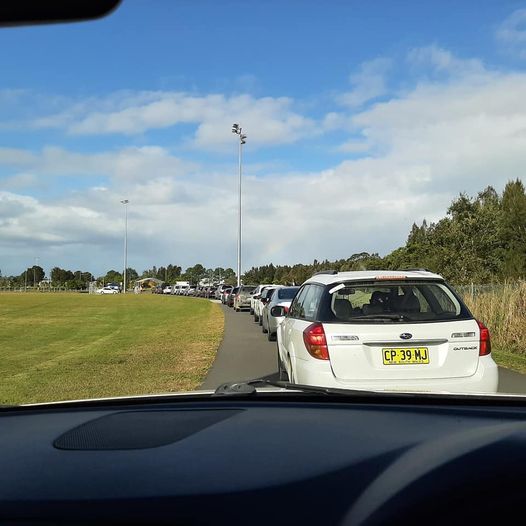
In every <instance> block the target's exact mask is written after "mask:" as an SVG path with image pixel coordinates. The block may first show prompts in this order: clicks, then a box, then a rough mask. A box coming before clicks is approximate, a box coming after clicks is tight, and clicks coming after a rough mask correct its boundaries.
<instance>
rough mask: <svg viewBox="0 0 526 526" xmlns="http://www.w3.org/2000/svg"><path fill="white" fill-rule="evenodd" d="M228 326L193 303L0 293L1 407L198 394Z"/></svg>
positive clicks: (214, 308) (212, 310) (215, 311)
mask: <svg viewBox="0 0 526 526" xmlns="http://www.w3.org/2000/svg"><path fill="white" fill-rule="evenodd" d="M223 323H224V319H223V313H222V312H221V309H220V308H219V306H218V305H216V304H213V303H211V302H209V301H207V300H201V299H194V298H184V297H174V296H162V295H151V294H144V295H134V294H126V295H123V294H118V295H103V296H100V295H88V294H75V293H71V294H68V293H63V294H52V293H49V294H38V293H34V294H33V293H27V294H24V293H18V294H17V293H3V294H0V324H1V329H0V403H2V404H13V403H28V402H44V401H52V400H53V401H54V400H71V399H79V398H94V397H105V396H121V395H135V394H150V393H162V392H174V391H185V390H193V389H196V388H197V387H198V386H199V385H200V383H201V381H202V379H203V378H204V376H205V375H206V372H207V370H208V368H209V367H210V365H211V363H212V361H213V359H214V356H215V353H216V351H217V348H218V346H219V343H220V342H221V339H222V335H223Z"/></svg>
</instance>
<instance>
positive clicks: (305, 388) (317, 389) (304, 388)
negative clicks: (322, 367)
mask: <svg viewBox="0 0 526 526" xmlns="http://www.w3.org/2000/svg"><path fill="white" fill-rule="evenodd" d="M256 386H260V387H266V386H270V387H279V388H281V389H287V390H290V391H299V392H301V393H312V394H324V395H339V396H364V395H365V396H371V395H374V396H376V395H378V396H389V395H388V394H387V393H382V392H380V393H378V392H376V391H365V390H360V389H338V388H334V387H322V386H319V385H303V384H293V383H291V382H284V381H279V380H275V381H274V380H267V379H266V378H256V379H255V380H248V381H246V382H228V383H225V384H222V385H220V386H219V387H218V388H217V389H216V390H215V392H214V394H213V396H246V395H256V394H258V390H257V389H256ZM260 394H261V391H260Z"/></svg>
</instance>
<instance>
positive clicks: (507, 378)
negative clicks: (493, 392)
mask: <svg viewBox="0 0 526 526" xmlns="http://www.w3.org/2000/svg"><path fill="white" fill-rule="evenodd" d="M499 393H513V394H526V375H524V374H520V373H516V372H515V371H510V370H509V369H504V367H499Z"/></svg>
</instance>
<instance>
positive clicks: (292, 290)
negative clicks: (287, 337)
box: [261, 287, 299, 342]
mask: <svg viewBox="0 0 526 526" xmlns="http://www.w3.org/2000/svg"><path fill="white" fill-rule="evenodd" d="M298 290H299V287H277V288H276V290H275V291H274V294H272V297H271V298H270V301H269V302H268V303H267V304H265V306H264V307H263V312H262V314H261V321H262V323H261V330H262V331H263V333H264V334H265V333H266V334H267V339H268V341H269V342H272V341H275V340H276V332H277V330H278V325H279V324H280V323H281V321H282V320H283V316H280V317H276V316H272V314H271V313H270V311H271V309H272V307H276V306H277V307H283V308H284V310H285V313H287V312H288V310H289V307H290V305H291V303H292V300H293V299H294V296H296V293H297V292H298Z"/></svg>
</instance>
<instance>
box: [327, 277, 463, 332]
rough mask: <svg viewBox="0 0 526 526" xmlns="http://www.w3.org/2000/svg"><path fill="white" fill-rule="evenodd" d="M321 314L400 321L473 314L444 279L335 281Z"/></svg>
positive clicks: (352, 319) (364, 320) (358, 320)
mask: <svg viewBox="0 0 526 526" xmlns="http://www.w3.org/2000/svg"><path fill="white" fill-rule="evenodd" d="M320 317H321V319H322V321H325V322H328V321H333V322H334V321H336V322H351V323H353V322H356V323H368V322H372V323H376V322H378V321H382V322H385V323H389V322H393V323H396V322H399V321H402V320H403V321H409V322H429V321H448V320H459V319H470V318H472V315H471V313H470V312H469V310H468V309H467V307H466V306H465V305H464V304H463V303H462V301H461V300H460V298H458V297H457V296H456V294H455V293H454V292H453V291H452V290H451V289H450V288H449V287H448V286H447V285H446V284H445V283H444V282H433V281H414V282H409V281H407V282H406V281H403V282H385V283H379V282H369V283H356V282H347V283H340V284H338V283H335V284H332V285H330V286H328V287H327V288H326V291H325V293H324V298H323V300H322V304H321V307H320Z"/></svg>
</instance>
